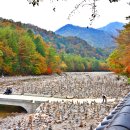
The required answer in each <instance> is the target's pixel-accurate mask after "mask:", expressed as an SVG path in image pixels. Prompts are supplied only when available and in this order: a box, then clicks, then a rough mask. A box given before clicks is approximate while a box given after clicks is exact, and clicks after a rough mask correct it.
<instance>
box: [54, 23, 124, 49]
mask: <svg viewBox="0 0 130 130" xmlns="http://www.w3.org/2000/svg"><path fill="white" fill-rule="evenodd" d="M116 24H118V25H116ZM110 25H111V26H110ZM110 25H109V26H108V27H107V26H105V27H103V28H99V29H94V28H87V27H79V26H74V25H72V24H67V25H65V26H63V27H61V28H60V29H58V30H57V31H55V33H56V34H59V35H62V36H65V37H67V36H76V37H79V38H81V39H83V40H85V41H87V42H88V43H89V44H90V45H91V46H93V47H98V48H113V47H116V42H115V40H114V39H113V37H112V36H117V33H118V32H117V30H118V29H119V30H121V29H123V25H124V24H123V23H119V22H114V23H113V24H112V23H111V24H110ZM110 27H111V28H113V30H112V32H111V31H109V28H110ZM115 33H116V34H115Z"/></svg>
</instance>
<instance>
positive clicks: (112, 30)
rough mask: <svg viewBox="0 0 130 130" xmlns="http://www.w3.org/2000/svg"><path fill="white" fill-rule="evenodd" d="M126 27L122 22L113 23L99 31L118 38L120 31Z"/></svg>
mask: <svg viewBox="0 0 130 130" xmlns="http://www.w3.org/2000/svg"><path fill="white" fill-rule="evenodd" d="M124 25H125V24H124V23H121V22H112V23H109V24H107V25H106V26H104V27H101V28H98V29H99V30H102V31H106V32H108V33H109V34H110V35H112V36H114V37H117V36H118V35H119V31H120V30H123V29H124Z"/></svg>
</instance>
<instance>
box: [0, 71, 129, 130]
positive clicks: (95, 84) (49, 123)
mask: <svg viewBox="0 0 130 130" xmlns="http://www.w3.org/2000/svg"><path fill="white" fill-rule="evenodd" d="M7 87H11V88H12V89H13V94H20V95H22V94H24V95H39V96H51V97H58V98H77V99H78V98H79V99H85V98H95V99H96V98H101V97H102V94H105V95H106V96H107V97H109V98H116V99H118V98H119V99H120V98H122V97H123V96H125V95H126V94H127V93H128V92H129V90H130V87H129V85H127V78H126V77H122V76H120V77H119V76H117V75H115V74H113V73H108V72H106V73H105V72H93V73H64V74H62V75H61V76H59V75H52V76H27V77H26V76H24V77H22V76H18V77H4V78H0V92H1V93H3V92H4V91H5V89H6V88H7ZM117 104H118V100H117V101H114V102H109V103H107V104H102V103H96V102H91V103H88V102H87V101H84V102H82V103H80V102H70V101H60V102H56V101H53V102H49V101H46V102H44V103H42V104H41V105H40V106H39V107H38V108H37V109H36V111H35V113H32V114H22V115H17V116H8V117H6V118H4V119H0V130H15V129H16V130H90V128H91V129H92V130H93V129H94V128H95V127H96V126H97V125H98V124H99V123H100V122H101V121H102V119H103V118H104V117H105V116H106V115H108V113H109V112H110V111H111V110H112V109H113V108H114V107H115V106H116V105H117Z"/></svg>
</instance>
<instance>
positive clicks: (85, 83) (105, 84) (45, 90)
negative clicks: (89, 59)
mask: <svg viewBox="0 0 130 130" xmlns="http://www.w3.org/2000/svg"><path fill="white" fill-rule="evenodd" d="M0 86H1V87H0V92H1V93H3V92H4V91H5V89H6V88H7V87H12V88H13V94H24V95H38V96H48V97H58V98H78V99H79V98H80V99H81V98H100V97H101V95H102V94H103V93H104V94H105V95H106V96H107V97H110V98H117V97H123V96H124V95H125V94H126V93H128V92H129V90H130V87H129V86H128V85H127V79H126V78H125V77H121V76H120V78H119V77H118V76H117V75H115V74H112V73H107V74H106V73H103V72H101V74H99V75H98V74H95V73H87V72H86V73H85V72H84V73H80V72H79V73H76V72H74V73H64V74H62V75H61V76H58V75H52V76H34V77H33V76H29V77H26V76H25V77H14V78H6V77H4V78H0ZM115 91H116V93H115Z"/></svg>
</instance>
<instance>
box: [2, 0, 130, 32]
mask: <svg viewBox="0 0 130 130" xmlns="http://www.w3.org/2000/svg"><path fill="white" fill-rule="evenodd" d="M53 1H54V2H51V0H43V1H42V2H40V5H39V6H36V7H33V6H32V5H30V4H28V2H27V0H0V17H3V18H7V19H13V20H14V21H21V22H24V23H32V24H34V25H37V26H39V27H41V28H44V29H47V30H52V31H55V30H57V29H58V28H60V27H62V26H64V25H65V24H74V25H78V26H82V27H87V26H89V24H90V21H89V18H90V16H91V10H90V6H88V5H84V6H83V7H79V8H78V9H77V10H76V11H75V13H74V14H73V16H71V18H70V19H69V20H68V16H69V14H70V12H71V11H72V10H73V9H74V8H75V7H76V5H77V4H79V3H80V2H82V1H83V0H66V1H62V0H61V1H60V0H59V2H57V1H56V0H53ZM86 1H87V3H88V1H91V0H86ZM129 1H130V0H120V2H116V3H112V4H110V3H109V1H108V0H99V1H98V2H97V11H98V14H99V15H100V16H98V17H97V18H96V19H95V21H94V22H93V24H92V27H94V28H98V27H102V26H105V25H107V24H108V23H110V22H114V21H119V22H124V23H126V22H127V21H126V20H125V17H126V16H128V15H129V14H130V6H129V5H128V4H127V2H129ZM53 8H56V10H55V12H54V11H53Z"/></svg>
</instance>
